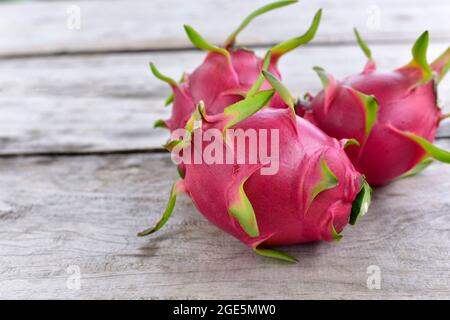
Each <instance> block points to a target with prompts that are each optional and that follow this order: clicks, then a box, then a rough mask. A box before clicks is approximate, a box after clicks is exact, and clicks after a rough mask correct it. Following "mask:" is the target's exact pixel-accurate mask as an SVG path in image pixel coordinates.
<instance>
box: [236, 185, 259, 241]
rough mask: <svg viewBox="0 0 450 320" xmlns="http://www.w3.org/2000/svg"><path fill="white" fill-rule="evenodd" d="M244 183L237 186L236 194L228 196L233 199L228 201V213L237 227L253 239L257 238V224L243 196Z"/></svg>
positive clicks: (249, 204) (252, 211) (247, 200)
mask: <svg viewBox="0 0 450 320" xmlns="http://www.w3.org/2000/svg"><path fill="white" fill-rule="evenodd" d="M244 183H245V180H244V181H242V182H241V184H240V185H239V188H238V190H237V194H230V196H231V197H233V198H234V199H230V200H231V201H230V206H229V208H228V211H229V213H230V215H231V216H233V217H234V218H235V219H236V220H237V221H238V222H239V225H240V226H241V227H242V229H244V231H245V233H247V235H249V236H250V237H252V238H255V237H258V236H259V228H258V222H257V220H256V215H255V211H254V210H253V206H252V204H251V202H250V200H249V199H248V197H247V195H246V194H245V191H244Z"/></svg>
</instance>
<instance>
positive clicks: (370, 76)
mask: <svg viewBox="0 0 450 320" xmlns="http://www.w3.org/2000/svg"><path fill="white" fill-rule="evenodd" d="M295 2H296V1H279V2H275V3H271V4H268V5H266V6H263V7H261V8H259V9H258V10H256V11H254V12H253V13H251V14H250V15H249V16H248V17H247V18H246V19H245V20H244V21H243V22H242V23H241V24H240V25H239V26H238V28H237V29H236V30H235V31H234V32H233V33H231V35H230V36H229V37H228V38H227V39H226V41H225V43H224V45H223V46H221V47H218V46H215V45H213V44H210V43H208V42H207V41H206V40H205V39H204V38H203V37H202V36H201V35H200V34H199V33H198V32H197V31H196V30H194V29H193V28H192V27H190V26H187V25H186V26H185V27H184V28H185V31H186V34H187V36H188V38H189V39H190V41H191V42H192V43H193V44H194V46H196V47H197V48H199V49H201V50H204V51H206V57H205V59H204V61H203V62H202V63H201V64H200V65H199V66H198V67H197V68H196V69H195V70H194V71H193V72H192V73H190V74H184V75H183V77H182V79H181V80H180V81H175V80H173V79H171V78H169V77H167V76H164V75H163V74H162V73H160V72H159V71H158V69H157V68H156V67H155V65H153V64H150V67H151V70H152V72H153V74H154V75H155V76H156V77H157V78H159V79H161V80H163V81H165V82H167V84H169V86H170V87H171V89H172V94H171V95H170V96H169V97H168V99H167V100H166V105H170V104H172V113H171V117H170V119H168V120H158V121H157V122H156V123H155V127H164V128H168V129H169V130H170V132H171V133H172V135H171V138H170V139H169V141H168V142H167V144H166V145H165V147H166V148H167V149H168V150H169V151H171V152H173V151H174V150H177V153H178V154H180V153H181V154H184V155H186V154H189V155H193V154H195V153H201V152H204V151H207V150H205V149H206V148H208V145H206V146H205V145H204V144H203V143H202V144H200V143H199V141H200V140H199V139H196V137H197V136H200V135H202V134H204V133H205V132H207V131H208V130H211V129H214V130H216V132H221V133H222V134H221V135H220V134H219V135H218V136H216V137H215V141H214V143H215V144H216V145H217V144H219V145H222V146H223V148H224V150H225V152H228V156H230V157H231V158H233V157H234V158H236V157H238V155H237V152H236V150H235V149H234V147H233V146H231V147H230V146H229V141H228V140H227V131H228V130H230V129H242V130H249V129H253V130H266V131H270V130H273V129H276V130H277V133H278V134H277V138H278V139H279V141H278V150H277V152H278V170H277V172H276V173H275V174H271V175H264V174H261V171H262V170H263V169H264V167H265V166H266V165H267V164H266V163H264V162H263V161H259V162H258V161H257V162H256V163H248V162H246V161H236V162H233V163H228V162H227V163H206V162H195V161H194V162H192V161H190V162H187V161H183V160H181V161H180V162H179V163H178V172H179V175H180V179H179V180H178V181H176V182H175V183H174V185H173V187H172V190H171V193H170V197H169V202H168V205H167V208H166V211H165V212H164V214H163V216H162V218H161V220H160V221H159V222H158V223H157V224H156V225H155V226H154V227H152V228H149V229H147V230H145V231H143V232H141V233H140V234H139V235H140V236H145V235H149V234H152V233H154V232H156V231H157V230H159V229H160V228H162V227H163V226H164V225H165V223H166V222H167V221H168V219H169V218H170V216H171V214H172V211H173V209H174V206H175V202H176V197H177V195H178V194H180V193H184V194H186V195H187V196H188V197H190V198H191V199H192V202H193V203H194V205H195V206H196V207H197V209H198V210H199V211H200V212H201V213H202V215H203V216H204V217H205V218H206V219H208V220H209V221H210V222H212V223H213V224H214V225H216V226H217V227H218V228H220V229H222V230H224V231H225V232H227V233H229V234H230V235H232V236H234V237H235V238H237V239H238V240H240V241H242V242H243V243H245V244H246V245H247V246H249V247H250V248H251V249H253V250H254V251H255V252H256V253H258V254H260V255H263V256H266V257H272V258H277V259H281V260H285V261H288V262H295V261H296V259H295V258H294V257H292V256H290V255H288V254H286V253H284V252H281V251H279V250H276V249H274V247H275V246H279V245H291V244H299V243H304V242H311V241H319V240H325V241H333V240H339V239H341V238H342V234H341V233H342V231H343V229H344V228H345V227H346V226H347V225H348V224H350V225H354V224H355V223H356V222H357V221H358V220H359V218H361V217H362V216H363V215H364V214H365V213H366V212H367V211H368V209H369V206H370V202H371V195H372V192H373V189H372V188H371V187H378V186H383V185H386V184H388V183H390V182H392V181H394V180H396V179H399V178H403V177H407V176H411V175H414V174H416V173H418V172H420V171H421V170H423V169H424V168H426V167H427V165H429V164H430V163H431V161H433V159H434V160H438V161H442V162H445V163H450V152H448V151H445V150H442V149H440V148H438V147H436V146H434V145H433V144H432V142H433V140H434V138H435V134H436V129H437V128H438V126H439V124H440V122H441V121H442V120H443V119H445V118H446V117H447V116H448V115H445V114H443V113H442V112H441V109H440V107H439V106H438V100H437V88H438V84H439V82H440V81H441V80H442V78H443V77H444V75H445V74H446V72H447V71H448V69H449V67H450V48H448V49H447V50H446V51H445V52H444V53H443V54H442V55H441V56H439V57H438V58H437V59H436V60H435V61H434V62H432V63H428V62H427V57H426V51H427V47H428V41H429V39H428V32H424V33H422V34H421V35H420V36H419V38H418V39H417V40H416V42H415V43H414V45H413V47H412V58H411V61H410V62H409V63H407V64H406V65H404V66H402V67H400V68H398V69H396V70H394V71H390V72H380V71H378V70H377V68H376V64H375V61H374V60H373V58H372V54H371V50H370V49H369V47H368V46H367V44H366V43H365V42H364V41H363V39H362V37H361V36H360V34H359V33H358V31H357V30H356V29H355V30H354V33H355V36H356V41H357V43H358V44H359V46H360V47H361V49H362V51H363V53H364V54H365V56H366V57H367V64H366V66H365V67H364V69H363V71H362V72H361V73H359V74H355V75H350V76H348V77H346V78H345V79H343V80H336V79H335V78H334V77H333V76H332V75H330V74H329V73H327V72H326V71H325V70H324V69H323V68H321V67H315V68H314V70H315V71H316V73H317V74H318V76H319V78H320V81H321V83H322V85H323V90H322V91H320V92H319V93H317V94H316V95H315V96H313V95H312V94H310V93H308V94H306V95H305V96H304V97H303V98H302V99H296V98H294V96H293V95H292V93H291V92H290V91H289V90H288V88H287V87H286V86H285V85H284V84H283V83H282V82H281V78H282V75H281V73H280V71H279V70H278V63H279V60H280V58H282V57H283V56H284V55H285V54H286V53H288V52H290V51H291V50H294V49H295V48H297V47H299V46H302V45H305V44H307V43H308V42H310V41H311V40H312V39H313V38H314V36H315V34H316V31H317V30H318V27H319V23H320V19H321V15H322V10H319V11H318V12H317V13H316V15H315V16H314V18H313V21H312V23H311V26H310V27H309V29H308V30H307V31H306V32H305V33H304V34H303V35H301V36H299V37H296V38H293V39H289V40H287V41H284V42H281V43H279V44H277V45H275V46H273V47H272V48H270V49H269V50H268V51H267V53H266V54H265V55H264V56H263V57H259V56H257V55H256V54H255V53H254V52H253V51H251V50H249V49H246V48H239V47H236V46H235V40H236V36H237V35H238V34H239V33H240V32H241V31H242V30H243V29H244V28H245V27H246V26H247V25H248V24H249V23H250V22H251V21H252V20H253V19H254V18H255V17H257V16H259V15H261V14H263V13H265V12H268V11H271V10H273V9H276V8H280V7H283V6H286V5H290V4H292V3H295ZM180 129H182V130H183V132H184V134H183V135H174V134H173V133H175V132H177V131H178V130H180ZM265 138H267V137H265ZM261 139H263V138H262V137H261V136H258V137H257V140H261ZM259 142H261V141H259ZM230 149H231V150H230ZM247 152H249V151H247ZM246 156H247V157H248V156H250V155H248V154H244V158H246ZM241 157H242V155H241Z"/></svg>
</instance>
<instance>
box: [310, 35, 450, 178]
mask: <svg viewBox="0 0 450 320" xmlns="http://www.w3.org/2000/svg"><path fill="white" fill-rule="evenodd" d="M355 33H356V35H357V39H358V42H359V43H360V45H361V47H362V48H363V50H364V52H365V53H366V55H367V57H368V59H369V61H368V63H367V65H366V67H365V69H364V71H363V72H362V73H360V74H357V75H352V76H349V77H347V78H346V79H344V80H343V81H340V82H337V81H336V80H334V79H333V77H331V76H330V75H329V74H326V73H325V71H324V70H323V69H321V68H318V67H316V68H315V70H316V71H317V72H318V73H319V76H320V77H321V80H322V83H323V84H324V86H325V89H324V90H323V91H322V92H320V93H319V94H318V95H317V96H316V97H315V98H313V99H312V100H311V101H310V102H309V105H308V106H307V108H306V114H305V116H304V117H305V118H306V119H308V120H309V121H311V122H312V123H314V124H315V125H317V126H318V127H319V128H321V129H322V130H323V131H325V133H327V134H328V135H330V136H332V137H335V138H337V139H344V138H347V139H355V140H356V141H357V142H358V144H359V145H352V146H349V147H348V148H347V149H346V152H347V154H348V156H349V157H350V159H351V161H352V162H353V164H354V165H355V167H356V169H357V170H358V171H360V172H361V173H363V174H364V175H365V177H366V179H367V181H368V182H369V184H371V185H374V186H381V185H385V184H387V183H388V182H390V181H392V180H393V179H395V178H397V177H399V176H401V175H403V174H405V173H406V172H408V171H409V170H414V168H415V167H416V166H418V165H419V164H421V161H423V160H424V159H425V158H427V157H434V158H436V159H438V160H441V161H444V162H450V157H449V155H450V154H449V153H448V152H446V151H443V150H439V149H437V148H436V147H434V146H432V145H431V143H430V142H432V141H433V140H434V137H435V134H436V129H437V127H438V125H439V122H440V120H441V119H442V113H441V110H440V109H439V107H438V105H437V92H436V90H437V81H438V80H440V79H442V77H443V73H444V72H445V71H446V69H448V66H447V67H446V65H448V63H449V60H450V54H449V50H447V52H446V54H444V55H442V56H441V57H440V58H438V60H436V61H435V62H434V63H433V64H431V66H429V65H428V64H427V62H426V57H425V56H426V49H427V45H428V33H427V32H425V33H423V34H422V35H421V36H420V37H419V39H418V40H417V41H416V44H415V45H414V48H413V61H412V62H411V63H410V64H408V65H406V66H404V67H402V68H399V69H397V70H395V71H392V72H386V73H382V72H378V71H376V68H375V63H374V61H373V60H372V57H371V53H370V50H369V49H368V48H367V46H366V45H365V43H364V42H362V39H361V38H360V36H359V34H358V33H357V31H356V30H355ZM432 71H434V72H435V73H436V77H435V78H432V75H431V72H432ZM436 152H437V153H438V154H437V155H436ZM436 156H437V157H436Z"/></svg>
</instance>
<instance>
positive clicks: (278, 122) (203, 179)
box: [139, 71, 371, 262]
mask: <svg viewBox="0 0 450 320" xmlns="http://www.w3.org/2000/svg"><path fill="white" fill-rule="evenodd" d="M263 73H264V75H265V78H266V80H267V81H268V82H269V83H270V84H271V85H272V86H273V87H274V88H275V89H276V90H277V93H278V94H279V96H280V98H281V99H282V100H283V103H284V104H285V105H287V106H288V107H287V108H264V109H262V110H260V109H261V108H262V107H263V106H264V105H266V104H267V103H268V102H269V101H270V99H271V98H272V97H273V95H274V93H275V91H274V90H273V89H270V90H264V91H259V90H257V91H256V92H255V93H253V94H252V95H247V96H246V98H245V99H243V100H240V101H238V102H235V103H234V104H232V105H230V106H228V107H226V108H224V111H223V112H222V113H218V114H215V115H207V114H206V112H205V108H206V107H205V104H204V103H203V102H202V101H201V102H199V104H198V106H197V108H196V111H195V112H194V113H193V115H192V116H191V118H190V120H189V121H188V122H187V125H186V130H185V133H184V134H183V135H180V136H177V137H176V136H174V134H172V138H173V140H172V141H171V143H169V144H168V145H169V146H170V149H171V151H172V155H174V154H177V155H178V154H180V153H182V154H183V156H184V155H186V154H189V155H190V156H191V157H192V158H194V159H195V155H200V157H202V155H204V154H205V153H207V152H209V151H207V150H208V149H209V148H211V145H212V144H215V146H216V148H217V144H218V145H219V147H218V149H215V150H216V151H215V152H217V153H222V152H223V153H224V154H226V156H227V157H228V156H230V157H231V159H232V160H233V161H231V162H229V161H227V162H223V163H218V162H216V163H209V164H208V163H207V161H200V162H197V163H196V162H195V160H194V161H190V162H187V161H185V160H184V164H185V174H184V177H183V178H182V179H181V180H179V181H177V182H176V183H175V184H174V186H173V188H172V191H171V195H170V199H169V203H168V206H167V209H166V211H165V213H164V215H163V217H162V219H161V220H160V221H159V222H158V223H157V224H156V226H155V227H153V228H149V229H147V230H145V231H143V232H141V233H140V234H139V235H140V236H144V235H149V234H151V233H154V232H155V231H157V230H159V229H160V228H161V227H162V226H163V225H164V224H165V223H166V222H167V220H168V219H169V217H170V215H171V213H172V211H173V209H174V206H175V201H176V196H177V194H179V193H181V192H184V193H185V194H187V195H188V196H189V197H190V198H191V199H192V201H193V203H194V204H195V206H196V207H197V208H198V210H199V211H200V212H201V213H202V214H203V215H204V216H205V217H206V218H207V219H208V220H209V221H210V222H212V223H213V224H215V225H216V226H217V227H219V228H220V229H222V230H224V231H226V232H227V233H229V234H230V235H232V236H234V237H235V238H237V239H239V240H240V241H242V242H243V243H245V244H246V245H247V246H249V247H250V248H252V249H253V250H254V251H255V252H256V253H258V254H260V255H263V256H268V257H272V258H278V259H281V260H285V261H289V262H295V261H296V259H295V258H293V257H292V256H290V255H288V254H286V253H283V252H280V251H277V250H275V249H273V248H271V246H276V245H290V244H298V243H304V242H310V241H318V240H326V241H331V240H333V239H337V240H339V239H340V238H341V237H342V235H341V234H340V233H341V232H342V230H343V229H344V227H345V226H346V225H347V224H349V223H350V224H355V222H356V221H357V219H358V218H359V217H360V216H362V215H363V214H364V213H365V212H366V211H367V209H368V206H369V203H370V195H371V189H370V187H369V185H368V184H367V183H366V182H365V180H364V178H363V177H362V175H361V174H360V173H358V172H357V171H356V170H355V169H354V167H353V165H352V163H351V162H350V160H349V159H348V157H347V156H346V155H345V152H344V151H343V148H344V147H345V146H346V145H347V142H348V141H347V140H342V141H338V140H336V139H334V138H331V137H329V136H327V135H326V134H324V133H323V132H322V131H321V130H320V129H318V128H317V127H315V126H314V125H312V124H311V123H309V122H307V121H306V120H304V119H302V118H301V117H298V116H297V115H296V114H295V111H294V101H293V99H292V98H291V97H292V96H291V95H290V93H289V92H288V91H287V89H286V87H284V86H283V85H282V84H281V83H280V82H279V81H278V80H277V78H276V75H273V74H270V73H269V72H265V71H263ZM259 85H261V83H259ZM257 86H258V85H257ZM230 129H234V130H236V131H238V130H242V132H245V133H247V132H249V131H251V130H256V132H266V134H267V132H270V135H269V136H268V135H257V136H256V140H254V141H253V144H254V145H259V146H261V142H262V140H263V139H264V140H267V145H269V146H270V147H269V150H268V151H269V153H271V154H274V153H276V154H277V155H278V157H276V158H277V159H275V160H274V162H276V167H277V168H278V169H277V170H276V171H273V170H272V172H270V173H269V172H266V173H264V171H263V169H268V165H269V164H268V162H267V161H266V160H264V159H263V158H264V156H261V154H259V155H258V159H257V161H256V162H253V163H252V162H251V161H241V162H240V161H239V159H238V157H239V151H238V150H237V147H236V144H235V143H232V142H233V141H234V140H233V138H230ZM211 130H215V132H216V133H217V134H215V135H214V140H213V142H210V143H209V144H208V143H206V144H205V143H204V142H202V140H201V137H202V136H205V135H206V134H208V133H210V132H211ZM197 138H198V139H197ZM249 144H251V142H249ZM176 149H178V150H176ZM180 150H181V152H180ZM217 150H221V151H220V152H218V151H217ZM249 150H250V146H247V147H246V148H245V151H246V153H245V156H244V158H245V159H247V160H248V158H249V157H251V156H252V154H250V152H249ZM259 151H260V150H259Z"/></svg>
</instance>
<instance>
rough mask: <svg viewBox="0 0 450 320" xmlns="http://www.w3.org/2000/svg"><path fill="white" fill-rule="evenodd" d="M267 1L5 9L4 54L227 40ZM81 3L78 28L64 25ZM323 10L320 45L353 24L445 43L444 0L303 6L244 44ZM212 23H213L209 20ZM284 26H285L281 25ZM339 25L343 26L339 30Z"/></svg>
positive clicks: (288, 29) (278, 14)
mask: <svg viewBox="0 0 450 320" xmlns="http://www.w3.org/2000/svg"><path fill="white" fill-rule="evenodd" d="M269 2H271V1H270V0H253V1H228V0H214V1H211V0H199V1H195V5H192V4H191V3H188V2H186V1H184V0H157V1H147V0H127V1H109V2H106V1H99V0H94V1H36V2H21V3H4V4H1V5H0V15H1V17H2V19H0V30H1V31H2V33H1V34H2V37H1V46H0V56H3V57H5V56H11V55H13V56H14V55H33V54H54V53H70V52H99V51H101V52H104V51H127V50H165V49H178V48H188V47H191V44H190V43H189V42H188V40H187V39H186V36H185V34H184V31H183V28H182V25H183V24H190V25H192V26H194V27H196V28H197V29H198V30H199V31H200V32H201V33H202V34H203V35H204V36H205V37H206V38H207V39H209V40H210V41H212V42H215V43H222V42H223V41H224V40H225V38H226V36H227V35H228V34H229V33H231V32H232V30H234V29H235V28H236V27H237V25H238V24H239V23H240V22H241V20H242V19H243V18H244V16H245V15H247V14H248V13H250V12H251V11H253V10H254V9H255V8H257V7H259V6H261V5H263V4H267V3H269ZM73 5H76V6H77V7H78V8H79V9H80V10H81V11H80V12H81V28H80V29H73V28H72V29H70V28H68V27H67V23H68V19H70V17H71V15H70V14H69V13H68V11H67V10H70V6H73ZM319 8H323V9H324V16H323V22H322V25H321V26H320V30H319V33H318V35H317V39H316V40H315V41H314V43H315V44H324V43H327V44H328V43H345V42H349V41H350V42H352V41H353V35H352V31H351V29H352V28H353V26H357V27H358V28H360V31H362V32H364V33H365V34H366V37H367V38H368V39H371V40H374V41H379V42H398V41H406V40H407V41H412V40H413V39H415V38H416V37H417V36H418V35H419V34H420V33H421V32H423V31H424V30H426V29H428V30H429V31H430V32H431V35H432V37H433V39H435V40H442V41H445V42H448V40H449V38H450V27H449V24H448V12H449V11H450V3H449V2H448V1H442V0H428V1H422V0H396V1H391V0H379V1H372V0H361V1H353V0H341V1H327V0H318V1H317V0H316V1H300V3H298V4H296V5H293V6H291V7H289V8H283V9H280V10H278V11H275V12H271V13H269V14H267V15H266V16H263V17H260V18H258V19H257V20H256V21H254V23H252V25H251V26H250V27H249V30H246V31H245V32H243V33H242V35H241V36H240V37H239V40H240V43H242V44H245V45H267V44H271V43H276V42H279V41H281V40H283V39H288V38H290V37H293V36H296V35H299V34H301V33H303V32H304V31H305V30H306V28H307V26H308V25H309V23H310V21H311V19H312V16H313V14H314V13H315V12H316V10H318V9H319ZM211 22H214V23H211ZM281 22H282V23H281ZM336 26H339V28H337V27H336Z"/></svg>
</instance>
